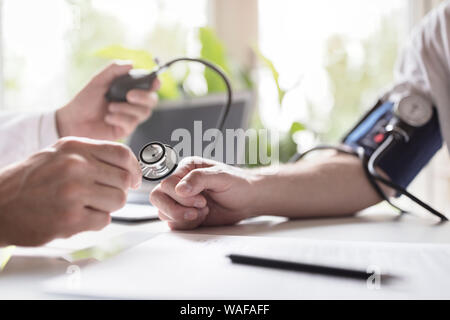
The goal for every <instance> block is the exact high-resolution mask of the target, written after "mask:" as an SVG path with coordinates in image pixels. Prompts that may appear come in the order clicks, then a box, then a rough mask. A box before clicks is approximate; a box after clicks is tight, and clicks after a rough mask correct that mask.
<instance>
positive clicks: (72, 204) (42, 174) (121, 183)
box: [0, 138, 141, 246]
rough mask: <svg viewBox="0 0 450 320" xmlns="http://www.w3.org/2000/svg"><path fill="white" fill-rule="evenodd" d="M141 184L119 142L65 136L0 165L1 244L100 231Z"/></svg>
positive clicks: (30, 242) (33, 243)
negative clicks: (11, 162)
mask: <svg viewBox="0 0 450 320" xmlns="http://www.w3.org/2000/svg"><path fill="white" fill-rule="evenodd" d="M140 183H141V169H140V166H139V164H138V162H137V160H136V158H135V156H134V155H133V153H132V152H131V150H130V149H129V148H128V147H126V146H124V145H122V144H119V143H114V142H103V141H96V140H90V139H81V138H64V139H61V140H59V141H58V142H57V143H56V144H55V145H54V146H53V147H50V148H48V149H45V150H43V151H41V152H39V153H36V154H35V155H33V156H31V157H30V158H28V159H27V160H25V161H23V162H21V163H17V164H13V165H11V166H9V167H5V168H3V169H2V170H0V246H4V245H21V246H36V245H41V244H44V243H46V242H48V241H51V240H53V239H55V238H66V237H69V236H71V235H74V234H76V233H78V232H81V231H87V230H99V229H102V228H103V227H105V226H106V225H107V224H109V222H110V215H109V213H110V212H113V211H115V210H118V209H120V208H121V207H123V206H124V204H125V201H126V198H127V192H128V189H129V188H137V187H138V186H139V185H140Z"/></svg>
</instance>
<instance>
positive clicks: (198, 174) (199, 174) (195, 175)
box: [190, 169, 203, 180]
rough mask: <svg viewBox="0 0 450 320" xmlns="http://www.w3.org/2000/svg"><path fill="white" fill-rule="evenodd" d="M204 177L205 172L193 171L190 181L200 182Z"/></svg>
mask: <svg viewBox="0 0 450 320" xmlns="http://www.w3.org/2000/svg"><path fill="white" fill-rule="evenodd" d="M202 176H203V171H201V170H199V169H195V170H192V171H191V173H190V180H198V179H200V178H201V177H202Z"/></svg>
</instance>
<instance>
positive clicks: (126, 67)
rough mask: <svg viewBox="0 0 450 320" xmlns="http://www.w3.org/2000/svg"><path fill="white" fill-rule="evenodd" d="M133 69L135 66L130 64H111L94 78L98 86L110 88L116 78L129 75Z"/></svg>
mask: <svg viewBox="0 0 450 320" xmlns="http://www.w3.org/2000/svg"><path fill="white" fill-rule="evenodd" d="M131 69H133V65H132V64H130V63H126V64H119V63H111V64H110V65H109V66H107V67H106V68H105V69H103V70H102V71H100V73H99V74H97V75H96V76H95V77H94V80H95V81H96V83H97V84H98V85H106V86H109V85H110V84H111V82H112V81H113V80H114V79H115V78H117V77H119V76H122V75H124V74H127V73H128V72H129V71H130V70H131Z"/></svg>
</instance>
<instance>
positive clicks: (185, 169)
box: [172, 157, 219, 179]
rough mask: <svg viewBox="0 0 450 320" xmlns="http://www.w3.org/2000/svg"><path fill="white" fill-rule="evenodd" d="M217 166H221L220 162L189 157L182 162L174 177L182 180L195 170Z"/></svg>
mask: <svg viewBox="0 0 450 320" xmlns="http://www.w3.org/2000/svg"><path fill="white" fill-rule="evenodd" d="M217 164H219V162H216V161H214V160H210V159H204V158H201V157H188V158H184V159H183V160H181V161H180V163H179V164H178V167H177V169H176V170H175V171H174V173H173V174H172V175H173V176H177V177H179V178H180V179H181V178H183V177H184V176H185V175H187V174H188V173H189V172H191V171H192V170H194V169H198V168H208V167H212V166H214V165H217Z"/></svg>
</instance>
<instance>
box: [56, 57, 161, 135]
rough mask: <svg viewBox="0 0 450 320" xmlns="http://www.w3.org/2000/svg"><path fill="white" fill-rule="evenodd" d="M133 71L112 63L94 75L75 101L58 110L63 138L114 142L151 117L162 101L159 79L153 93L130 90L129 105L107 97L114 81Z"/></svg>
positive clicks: (128, 95)
mask: <svg viewBox="0 0 450 320" xmlns="http://www.w3.org/2000/svg"><path fill="white" fill-rule="evenodd" d="M131 69H132V66H131V65H130V64H127V65H119V64H111V65H110V66H108V67H107V68H105V69H104V70H103V71H101V72H100V73H99V74H97V75H96V76H94V77H93V78H92V80H91V81H90V82H89V83H88V84H87V85H86V86H85V87H84V89H82V90H81V91H80V92H79V93H78V94H77V95H76V96H75V98H74V99H73V100H72V101H70V102H69V103H68V104H67V105H66V106H64V107H62V108H61V109H59V110H57V111H56V123H57V128H58V132H59V136H60V137H66V136H78V137H87V138H92V139H103V140H111V141H114V140H117V139H121V138H125V137H127V136H128V135H130V134H131V133H132V132H133V131H134V129H135V128H136V127H137V126H138V125H139V124H140V123H141V122H143V121H145V120H146V119H147V118H148V117H150V115H151V111H152V109H153V108H154V107H155V106H156V104H157V102H158V96H157V95H156V93H155V91H156V90H158V89H159V86H160V82H159V80H156V81H155V82H154V84H153V88H152V89H151V90H150V91H144V90H138V89H135V90H131V91H129V92H128V94H127V102H109V101H108V100H107V99H106V98H105V94H106V92H107V91H108V89H109V87H110V85H111V83H112V81H113V80H114V79H115V78H117V77H118V76H121V75H124V74H126V73H127V72H128V71H130V70H131Z"/></svg>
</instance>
